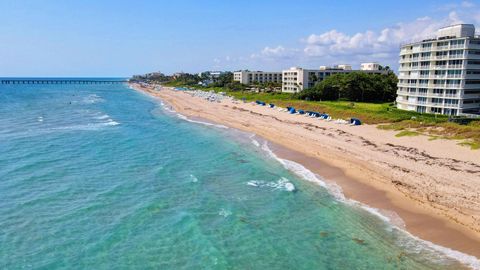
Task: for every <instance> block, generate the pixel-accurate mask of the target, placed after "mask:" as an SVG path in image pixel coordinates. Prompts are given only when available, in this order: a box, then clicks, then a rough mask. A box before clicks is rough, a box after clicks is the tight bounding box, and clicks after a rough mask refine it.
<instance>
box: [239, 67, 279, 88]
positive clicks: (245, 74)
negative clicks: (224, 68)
mask: <svg viewBox="0 0 480 270" xmlns="http://www.w3.org/2000/svg"><path fill="white" fill-rule="evenodd" d="M233 80H234V81H237V82H240V83H242V84H247V85H248V84H252V83H267V82H275V83H281V82H282V72H265V71H249V70H241V71H235V72H234V73H233Z"/></svg>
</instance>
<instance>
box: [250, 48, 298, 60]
mask: <svg viewBox="0 0 480 270" xmlns="http://www.w3.org/2000/svg"><path fill="white" fill-rule="evenodd" d="M298 52H299V50H298V49H286V48H285V47H283V46H280V45H279V46H277V47H273V48H271V47H268V46H267V47H265V48H263V50H261V51H260V53H259V54H252V55H251V56H250V58H252V59H255V58H271V59H275V58H284V59H285V58H291V57H294V56H296V55H297V54H298Z"/></svg>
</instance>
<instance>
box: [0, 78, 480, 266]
mask: <svg viewBox="0 0 480 270" xmlns="http://www.w3.org/2000/svg"><path fill="white" fill-rule="evenodd" d="M465 264H470V266H474V267H475V266H476V267H478V261H477V260H476V259H475V258H473V257H469V256H467V255H463V254H461V253H459V252H455V251H452V250H449V249H447V248H441V247H438V246H434V245H432V244H429V243H428V242H424V241H421V240H419V239H417V238H415V237H413V236H411V235H409V234H408V233H406V232H404V231H403V230H401V229H399V228H397V227H396V226H394V225H392V224H390V223H389V222H388V219H387V218H386V217H383V216H381V215H379V214H378V212H376V211H375V210H374V209H369V208H368V207H365V206H362V205H360V204H358V203H355V202H352V201H349V200H347V199H344V198H343V197H342V196H341V194H339V192H338V190H336V189H334V188H332V187H330V186H329V185H327V184H326V183H324V182H323V181H322V179H321V178H320V177H318V176H316V175H313V174H312V173H311V172H309V171H307V170H306V169H305V168H303V167H302V166H301V165H299V164H295V163H293V162H290V161H286V160H281V159H279V158H277V157H276V156H275V154H274V153H272V152H271V151H270V150H269V147H268V142H265V141H262V140H261V139H260V138H257V137H256V136H254V135H252V134H246V133H243V132H239V131H235V130H232V129H230V128H227V127H225V126H221V125H214V124H211V123H204V122H202V121H198V120H192V119H188V118H186V117H184V116H182V115H179V114H177V113H176V112H174V111H172V110H171V108H170V107H169V106H168V105H166V104H163V103H162V102H161V101H160V100H157V99H154V98H152V97H149V96H146V95H144V94H142V93H139V92H137V91H134V90H132V89H130V88H129V87H128V86H127V85H125V84H114V85H108V84H97V85H75V84H59V85H32V84H26V85H0V269H129V268H136V269H152V268H154V269H459V268H461V267H464V266H465Z"/></svg>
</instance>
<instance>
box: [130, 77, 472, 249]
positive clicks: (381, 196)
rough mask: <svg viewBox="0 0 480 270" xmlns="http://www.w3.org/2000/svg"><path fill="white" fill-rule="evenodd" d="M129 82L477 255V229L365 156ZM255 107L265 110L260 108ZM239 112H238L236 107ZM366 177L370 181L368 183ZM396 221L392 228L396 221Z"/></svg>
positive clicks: (429, 236)
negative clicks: (398, 185) (318, 147)
mask: <svg viewBox="0 0 480 270" xmlns="http://www.w3.org/2000/svg"><path fill="white" fill-rule="evenodd" d="M131 86H132V88H134V89H135V90H138V91H141V92H144V93H146V94H148V95H151V96H155V97H159V98H161V99H162V100H163V101H164V102H166V103H168V104H170V105H171V106H172V107H173V108H174V109H175V110H176V111H177V112H179V113H182V114H185V115H186V116H189V117H194V118H197V119H206V120H208V121H211V122H213V123H218V124H222V125H226V126H229V127H232V128H234V129H238V130H242V131H246V132H250V133H254V134H256V136H259V137H261V138H263V139H265V140H266V141H268V142H269V146H270V147H271V149H272V151H274V153H275V154H276V155H278V157H279V158H282V159H288V160H291V161H294V162H297V163H299V164H302V165H303V166H305V167H306V168H307V169H309V170H311V171H312V172H313V173H315V174H317V175H319V176H321V177H322V178H323V179H324V180H325V181H326V182H329V183H334V184H337V185H338V186H340V187H341V188H342V191H343V194H344V195H345V197H346V198H349V199H353V200H355V201H358V202H360V203H362V204H365V205H367V206H369V207H374V208H376V209H379V210H380V211H381V212H382V213H383V214H387V215H389V214H392V213H393V217H394V218H395V216H397V215H398V216H399V217H400V218H401V220H402V221H403V222H404V224H405V227H404V228H405V229H406V231H407V232H409V233H411V234H412V235H414V236H418V237H419V238H421V239H422V240H426V241H429V242H432V243H434V244H436V245H440V246H443V247H448V248H451V249H454V250H458V251H461V252H463V253H466V254H469V255H473V256H475V257H477V258H479V257H480V248H479V247H480V233H479V232H478V230H475V228H473V229H472V228H470V227H468V226H465V225H464V223H462V222H454V221H453V220H452V219H451V218H449V217H447V216H445V215H444V214H443V215H442V214H440V213H439V211H436V209H435V208H434V207H431V206H430V205H426V204H425V202H421V201H420V200H418V199H417V198H414V197H413V196H408V194H405V192H401V191H399V190H397V189H395V186H394V187H392V185H391V184H390V181H386V180H389V179H388V174H387V175H386V174H384V173H381V171H375V170H372V167H370V166H371V165H372V164H369V161H368V160H362V159H359V158H358V157H353V158H355V159H356V160H354V161H352V160H349V159H348V158H345V156H347V155H342V154H347V153H345V152H343V151H342V149H337V151H336V152H335V151H331V149H322V150H323V151H319V152H315V151H313V152H312V151H307V150H305V146H304V147H301V144H300V145H299V144H298V143H296V144H290V143H289V142H290V141H287V140H285V139H286V138H275V137H276V136H273V135H272V134H271V133H269V132H265V130H256V129H255V128H252V126H251V125H249V124H248V123H247V124H245V123H236V122H235V121H228V119H221V118H220V117H218V116H216V115H212V114H209V113H206V112H204V111H201V110H199V109H197V110H195V109H192V108H191V107H186V104H183V103H182V100H181V98H183V99H184V100H183V101H185V102H186V103H191V102H189V101H195V104H196V105H198V104H201V103H205V104H206V105H205V106H211V105H210V104H212V103H210V102H207V101H205V100H202V99H200V98H195V97H191V96H189V95H187V94H185V93H182V92H174V91H171V90H161V91H160V92H154V91H153V90H152V89H147V88H143V87H140V86H138V85H131ZM164 89H165V88H164ZM187 99H189V100H187ZM228 105H231V104H228ZM228 105H225V104H224V102H222V103H216V104H215V105H214V106H216V107H224V108H226V109H227V107H230V106H228ZM249 105H250V104H248V103H246V104H243V106H249ZM237 106H238V107H240V106H241V105H239V104H237V105H235V106H233V107H237ZM233 107H232V108H228V110H229V111H230V112H231V113H235V112H236V111H235V110H236V109H235V108H233ZM242 109H243V108H242ZM260 109H266V108H265V107H263V108H260ZM243 110H245V109H243ZM237 111H238V109H237ZM240 112H244V111H242V110H240ZM244 113H247V112H244ZM277 113H279V112H277ZM248 115H251V117H256V116H257V115H256V112H252V111H249V112H248ZM259 117H264V116H259ZM294 117H295V116H294ZM296 117H300V116H296ZM297 135H298V134H297ZM277 137H278V136H277ZM373 143H377V142H373ZM373 169H376V168H373ZM372 179H374V180H373V181H372ZM459 220H460V219H459ZM462 221H463V220H462ZM396 225H397V226H398V224H396Z"/></svg>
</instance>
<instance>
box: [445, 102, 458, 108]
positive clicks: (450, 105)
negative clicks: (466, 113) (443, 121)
mask: <svg viewBox="0 0 480 270" xmlns="http://www.w3.org/2000/svg"><path fill="white" fill-rule="evenodd" d="M443 107H447V108H456V107H458V104H453V103H444V104H443Z"/></svg>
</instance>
